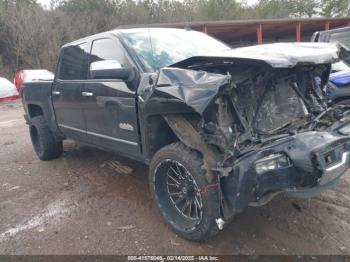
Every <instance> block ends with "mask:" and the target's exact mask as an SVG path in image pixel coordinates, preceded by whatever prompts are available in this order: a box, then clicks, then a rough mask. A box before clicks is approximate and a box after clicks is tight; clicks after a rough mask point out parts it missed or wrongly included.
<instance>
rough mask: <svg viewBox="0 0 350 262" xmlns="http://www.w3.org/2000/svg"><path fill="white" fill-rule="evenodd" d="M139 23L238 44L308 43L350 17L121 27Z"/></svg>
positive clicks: (347, 20) (347, 23) (340, 25)
mask: <svg viewBox="0 0 350 262" xmlns="http://www.w3.org/2000/svg"><path fill="white" fill-rule="evenodd" d="M140 26H141V27H175V28H186V27H187V28H191V29H193V30H197V31H201V32H204V33H207V34H210V35H212V36H214V37H216V38H218V39H220V40H222V41H223V42H225V43H227V44H229V45H231V46H234V47H237V46H247V45H254V44H262V43H273V42H295V41H296V42H302V41H304V42H309V41H310V39H311V36H312V34H313V33H314V32H315V31H321V30H329V29H334V28H340V27H346V26H350V17H342V18H295V19H271V20H233V21H212V22H187V23H168V24H151V25H138V26H123V28H129V27H140Z"/></svg>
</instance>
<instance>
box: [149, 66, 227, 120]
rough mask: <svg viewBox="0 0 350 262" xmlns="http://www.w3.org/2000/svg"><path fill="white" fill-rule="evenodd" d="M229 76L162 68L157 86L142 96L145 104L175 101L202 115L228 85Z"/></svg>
mask: <svg viewBox="0 0 350 262" xmlns="http://www.w3.org/2000/svg"><path fill="white" fill-rule="evenodd" d="M230 79H231V77H230V76H229V75H221V74H214V73H208V72H205V71H194V70H186V69H180V68H163V69H161V70H160V72H159V77H158V81H157V84H156V86H155V87H154V88H152V90H150V91H149V92H146V93H144V95H142V98H143V100H144V101H145V103H146V104H147V101H148V100H151V98H165V99H175V100H177V101H178V102H183V103H184V104H186V105H187V106H189V107H191V108H192V109H193V110H194V111H196V112H197V113H199V114H200V115H202V114H203V112H204V111H205V109H206V108H207V107H208V105H209V104H210V103H211V102H212V101H213V100H214V98H215V97H216V96H217V94H218V93H219V90H220V88H221V87H222V86H225V85H226V84H229V83H230Z"/></svg>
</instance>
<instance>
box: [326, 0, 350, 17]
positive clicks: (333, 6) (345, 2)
mask: <svg viewBox="0 0 350 262" xmlns="http://www.w3.org/2000/svg"><path fill="white" fill-rule="evenodd" d="M320 6H321V10H322V11H321V15H322V16H325V17H338V16H346V15H349V14H350V13H349V11H350V0H321V5H320Z"/></svg>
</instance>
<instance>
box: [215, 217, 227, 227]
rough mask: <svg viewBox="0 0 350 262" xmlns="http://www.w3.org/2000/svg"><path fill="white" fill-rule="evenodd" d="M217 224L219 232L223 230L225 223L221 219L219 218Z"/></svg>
mask: <svg viewBox="0 0 350 262" xmlns="http://www.w3.org/2000/svg"><path fill="white" fill-rule="evenodd" d="M215 222H216V225H217V226H218V229H219V230H222V229H223V228H224V225H225V221H224V220H223V219H222V218H221V217H219V218H217V219H216V220H215Z"/></svg>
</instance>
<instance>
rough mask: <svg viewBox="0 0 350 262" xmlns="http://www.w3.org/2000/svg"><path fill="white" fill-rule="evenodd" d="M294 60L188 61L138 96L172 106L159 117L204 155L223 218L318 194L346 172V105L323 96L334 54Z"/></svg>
mask: <svg viewBox="0 0 350 262" xmlns="http://www.w3.org/2000/svg"><path fill="white" fill-rule="evenodd" d="M326 53H327V52H326ZM284 58H285V57H284ZM304 58H305V57H303V59H304ZM293 59H294V57H293ZM293 59H291V58H289V57H288V59H285V60H284V63H282V62H281V60H278V59H274V58H272V60H271V61H270V60H268V59H267V60H260V59H250V58H249V59H243V58H234V59H232V58H223V57H221V58H217V57H214V58H213V57H210V58H208V57H201V58H190V59H188V60H185V61H182V62H180V63H177V64H175V65H173V66H171V67H168V68H162V69H161V70H160V72H159V77H158V81H157V85H156V87H155V88H154V89H152V90H151V92H148V93H144V94H143V98H144V100H145V101H146V104H147V103H149V104H151V103H152V101H153V102H154V101H157V103H159V101H164V103H162V104H164V105H165V104H166V105H167V106H169V105H173V107H172V109H171V110H166V108H165V106H164V107H163V109H164V118H165V120H166V121H167V123H168V124H169V126H170V127H171V128H172V130H173V131H174V133H175V134H176V135H177V136H178V137H179V138H180V140H181V141H182V142H183V143H184V144H186V145H187V146H188V147H191V148H194V149H195V150H197V151H199V152H200V153H201V154H202V155H203V162H204V166H203V167H204V168H205V169H206V171H207V176H208V181H212V182H213V183H214V184H215V183H219V184H220V187H221V191H222V199H221V202H222V216H223V217H224V218H225V219H227V218H228V217H230V216H231V215H232V214H234V213H236V212H239V211H240V210H242V208H244V207H245V206H246V205H263V204H266V203H267V202H268V201H269V200H271V199H272V197H273V196H274V195H276V194H278V193H280V192H288V193H289V194H291V195H293V194H294V195H298V196H301V197H310V196H312V195H315V194H318V193H319V192H321V191H322V190H325V189H326V188H328V187H329V186H331V185H334V183H335V181H336V180H337V179H338V178H339V177H340V176H341V175H342V174H343V173H344V172H345V170H346V169H347V167H348V162H349V159H348V155H349V151H350V138H349V134H350V128H349V123H350V115H349V114H350V107H348V106H344V105H334V104H333V103H332V102H331V101H328V100H327V98H326V97H325V96H324V92H325V90H324V88H325V87H326V83H327V81H328V77H329V73H330V68H331V62H333V61H334V60H335V59H334V56H333V54H332V55H330V54H329V55H328V56H327V54H326V55H324V56H323V60H322V59H320V58H319V57H318V58H317V59H318V60H319V61H317V62H315V61H314V60H312V57H311V58H310V57H307V58H306V60H308V61H298V59H294V60H293ZM276 61H277V62H276ZM291 61H292V62H293V63H294V64H291ZM181 105H182V106H181ZM183 106H185V107H183ZM186 108H187V109H186ZM325 177H327V179H326V180H327V182H325Z"/></svg>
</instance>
